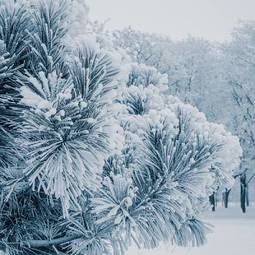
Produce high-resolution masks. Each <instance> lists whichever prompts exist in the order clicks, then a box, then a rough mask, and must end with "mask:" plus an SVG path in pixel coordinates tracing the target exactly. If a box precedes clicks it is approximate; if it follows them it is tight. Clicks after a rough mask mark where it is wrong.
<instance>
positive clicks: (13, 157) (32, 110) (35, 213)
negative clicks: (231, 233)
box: [0, 0, 241, 255]
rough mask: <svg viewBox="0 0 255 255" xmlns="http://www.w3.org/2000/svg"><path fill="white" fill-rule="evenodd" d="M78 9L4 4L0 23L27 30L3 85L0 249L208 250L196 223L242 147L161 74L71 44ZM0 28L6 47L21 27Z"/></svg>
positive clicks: (21, 254)
mask: <svg viewBox="0 0 255 255" xmlns="http://www.w3.org/2000/svg"><path fill="white" fill-rule="evenodd" d="M31 3H32V4H31ZM74 3H75V2H73V1H70V2H69V1H60V0H58V1H56V0H41V1H31V2H30V1H24V2H23V1H18V2H15V1H12V0H10V1H6V2H5V3H2V4H1V8H2V9H1V10H3V11H2V12H1V13H0V17H3V20H4V17H7V18H6V19H7V20H8V19H14V20H13V22H14V23H15V22H16V23H15V24H16V25H15V26H22V27H23V25H24V24H26V29H24V31H25V32H24V37H17V40H19V38H23V39H24V38H25V42H23V40H21V41H20V44H22V43H24V45H22V46H20V47H21V48H16V50H17V54H16V50H14V53H13V52H12V51H11V49H13V47H14V46H13V47H10V48H8V47H6V49H5V48H4V51H3V53H1V54H2V60H3V63H2V65H3V69H5V70H8V72H6V73H8V75H7V76H6V77H4V78H3V79H0V83H1V84H0V86H1V87H3V86H4V85H8V86H7V88H8V89H9V88H11V92H10V91H8V90H7V91H4V92H3V93H1V97H0V107H1V109H3V110H4V111H5V112H6V114H5V115H4V116H3V117H2V116H1V118H0V124H1V129H0V131H1V132H0V138H1V143H0V146H1V147H0V250H3V251H5V252H6V253H7V254H11V255H32V254H41V255H43V254H73V255H76V254H77V255H82V254H86V255H89V254H91V255H92V254H94V255H99V254H100V255H101V254H116V255H118V254H124V252H125V250H126V249H127V248H128V246H129V244H130V243H131V242H132V241H134V242H135V243H136V244H137V245H138V246H139V247H144V248H154V247H156V246H158V245H159V243H160V242H162V241H169V242H173V243H176V244H178V245H183V246H186V245H190V244H191V245H201V244H203V243H204V240H205V233H206V231H207V226H206V225H205V224H204V223H203V222H202V221H201V220H200V219H199V215H200V213H201V212H202V211H203V210H204V208H205V207H206V206H207V202H208V201H207V197H208V195H209V194H211V192H212V191H214V189H215V188H216V186H218V185H220V184H222V182H223V181H224V182H226V183H230V182H231V171H232V170H233V169H235V168H236V167H237V166H238V164H239V157H240V154H241V151H240V146H239V143H238V141H237V140H236V138H235V137H233V136H231V134H229V133H227V132H226V131H225V130H224V128H223V127H221V126H219V125H216V124H212V123H209V122H207V120H206V118H205V117H204V115H203V114H202V113H200V112H198V111H197V110H196V109H195V108H193V107H191V106H189V105H185V104H183V103H182V102H180V101H179V100H178V99H176V98H174V97H172V96H170V95H168V94H167V91H166V90H165V89H166V86H165V76H164V75H161V74H159V73H158V72H157V70H156V69H152V68H150V67H146V66H139V65H133V69H132V68H131V69H130V68H128V67H127V63H121V64H120V65H119V66H116V63H118V62H121V61H122V58H121V57H120V56H121V54H120V53H116V54H115V53H114V50H113V49H109V48H106V49H103V48H102V44H101V45H100V44H96V43H93V40H92V41H91V40H89V41H90V42H89V43H88V41H86V39H84V38H83V37H82V36H81V37H79V38H80V39H78V38H74V40H75V43H67V39H68V38H69V40H70V39H71V37H70V35H69V30H68V28H69V29H71V28H70V27H71V26H70V22H68V19H67V15H66V14H70V9H69V7H70V6H73V5H72V4H74ZM23 6H25V7H23ZM28 7H29V8H28ZM21 10H22V15H24V17H23V16H22V17H23V22H21V24H19V23H18V22H19V20H20V16H19V15H13V13H19V12H20V11H21ZM16 18H17V19H18V20H16ZM76 25H77V24H76ZM0 26H1V33H0V36H1V38H0V40H2V41H3V45H7V43H8V40H9V39H8V35H9V34H10V33H11V31H10V30H11V29H13V26H10V27H8V26H5V27H4V29H5V30H4V29H3V25H1V19H0ZM15 26H14V27H15ZM16 29H17V31H19V32H20V33H22V31H23V29H21V28H18V27H16ZM14 34H15V32H14ZM15 35H16V34H15ZM95 41H96V40H95ZM15 47H16V46H15ZM108 47H109V46H108ZM20 49H22V50H21V52H22V53H20ZM9 56H13V57H14V59H15V60H13V61H14V62H13V61H11V62H10V61H6V62H4V60H5V59H7V58H8V57H9ZM21 56H22V57H21ZM16 58H17V60H16ZM16 61H18V62H16ZM17 63H19V64H17ZM123 68H124V69H125V70H126V71H125V70H122V69H123ZM127 70H128V72H129V71H130V70H131V73H132V75H133V74H135V75H136V78H135V79H134V82H132V83H131V82H130V80H129V81H125V82H124V80H123V79H122V77H123V75H124V74H125V73H126V72H127ZM129 78H130V76H129ZM121 82H122V84H121ZM5 151H8V160H5V161H4V162H3V159H4V156H3V155H4V152H5Z"/></svg>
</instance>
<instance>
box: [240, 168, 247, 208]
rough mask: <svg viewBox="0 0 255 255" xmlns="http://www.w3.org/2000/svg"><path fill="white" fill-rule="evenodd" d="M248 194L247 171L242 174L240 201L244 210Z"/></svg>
mask: <svg viewBox="0 0 255 255" xmlns="http://www.w3.org/2000/svg"><path fill="white" fill-rule="evenodd" d="M246 196H247V184H246V173H243V174H242V175H241V176H240V203H241V209H242V212H243V213H245V212H246Z"/></svg>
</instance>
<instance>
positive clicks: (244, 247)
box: [128, 208, 255, 255]
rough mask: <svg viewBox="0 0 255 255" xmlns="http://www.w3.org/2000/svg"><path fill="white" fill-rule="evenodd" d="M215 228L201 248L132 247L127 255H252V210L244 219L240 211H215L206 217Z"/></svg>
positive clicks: (254, 210) (254, 227)
mask: <svg viewBox="0 0 255 255" xmlns="http://www.w3.org/2000/svg"><path fill="white" fill-rule="evenodd" d="M206 220H207V222H209V223H212V224H213V225H214V233H212V234H210V235H209V236H208V243H207V244H206V245H205V246H203V247H200V248H178V247H171V246H167V245H162V247H160V248H159V249H157V250H153V251H141V250H137V249H136V248H134V247H132V248H131V249H130V250H129V252H128V255H254V254H255V208H249V210H248V212H247V214H245V215H243V214H242V213H241V212H240V209H239V208H229V209H224V208H218V209H217V212H216V213H213V214H212V213H210V214H209V215H208V216H207V217H206Z"/></svg>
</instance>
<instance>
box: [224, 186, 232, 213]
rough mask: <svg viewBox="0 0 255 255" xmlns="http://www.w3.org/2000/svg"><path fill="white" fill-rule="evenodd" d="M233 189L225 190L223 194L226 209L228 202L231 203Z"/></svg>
mask: <svg viewBox="0 0 255 255" xmlns="http://www.w3.org/2000/svg"><path fill="white" fill-rule="evenodd" d="M230 191H231V189H225V191H224V192H223V193H222V198H223V204H224V207H225V208H228V201H229V194H230Z"/></svg>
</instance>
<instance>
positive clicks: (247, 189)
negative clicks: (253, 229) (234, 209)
mask: <svg viewBox="0 0 255 255" xmlns="http://www.w3.org/2000/svg"><path fill="white" fill-rule="evenodd" d="M245 197H246V206H247V207H249V206H250V199H249V185H248V183H246V192H245Z"/></svg>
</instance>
